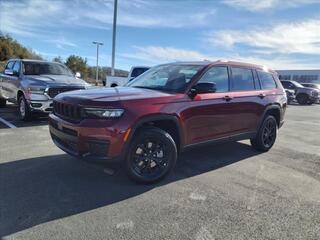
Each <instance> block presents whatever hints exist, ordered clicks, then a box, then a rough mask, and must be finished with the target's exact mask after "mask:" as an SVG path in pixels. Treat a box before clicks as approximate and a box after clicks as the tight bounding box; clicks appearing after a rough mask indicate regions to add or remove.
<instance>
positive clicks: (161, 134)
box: [125, 128, 178, 184]
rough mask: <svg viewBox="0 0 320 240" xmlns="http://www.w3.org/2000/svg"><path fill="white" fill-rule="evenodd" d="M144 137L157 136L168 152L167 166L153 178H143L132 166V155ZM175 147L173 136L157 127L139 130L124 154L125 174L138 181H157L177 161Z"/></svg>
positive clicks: (170, 169) (146, 182)
mask: <svg viewBox="0 0 320 240" xmlns="http://www.w3.org/2000/svg"><path fill="white" fill-rule="evenodd" d="M146 138H158V139H159V140H160V141H161V142H162V143H163V144H165V147H166V149H167V151H166V152H167V154H168V158H169V160H168V166H167V168H166V169H165V171H163V172H162V173H161V174H159V175H158V176H156V177H154V178H144V177H142V176H141V175H139V174H138V173H137V172H136V171H134V170H133V168H132V155H133V153H134V151H135V150H136V147H137V145H138V144H139V143H140V142H141V141H143V140H144V139H146ZM177 155H178V153H177V147H176V144H175V142H174V140H173V138H172V137H171V136H170V135H169V134H168V133H167V132H165V131H163V130H161V129H158V128H145V129H142V130H139V132H138V133H136V134H135V136H134V137H133V140H132V142H130V147H129V149H128V152H127V154H126V158H125V167H126V171H127V174H128V175H129V177H130V178H132V179H133V180H135V181H136V182H138V183H145V184H150V183H154V182H157V181H159V180H161V179H162V178H164V177H165V176H166V175H167V174H168V173H170V172H171V171H172V170H173V168H174V166H175V164H176V161H177Z"/></svg>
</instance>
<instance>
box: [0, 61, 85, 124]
mask: <svg viewBox="0 0 320 240" xmlns="http://www.w3.org/2000/svg"><path fill="white" fill-rule="evenodd" d="M77 76H79V73H78V74H77ZM79 77H80V76H79ZM87 86H89V84H87V83H86V82H85V81H83V80H81V79H79V78H78V77H76V76H74V75H73V73H72V72H71V71H70V70H69V69H68V68H67V67H66V66H65V65H63V64H60V63H53V62H46V61H39V60H27V59H12V60H9V61H8V63H7V64H6V67H5V70H4V72H3V73H0V107H5V106H6V102H7V101H10V102H14V103H18V104H19V108H18V110H19V115H20V118H21V119H22V120H29V119H30V118H31V115H32V114H33V113H36V112H37V113H49V112H51V111H52V99H53V98H54V97H55V96H56V95H57V94H58V93H61V92H66V91H71V90H78V89H84V88H86V87H87Z"/></svg>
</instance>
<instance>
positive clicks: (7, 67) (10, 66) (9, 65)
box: [6, 61, 14, 69]
mask: <svg viewBox="0 0 320 240" xmlns="http://www.w3.org/2000/svg"><path fill="white" fill-rule="evenodd" d="M13 65H14V61H11V62H8V64H7V66H6V69H12V68H13Z"/></svg>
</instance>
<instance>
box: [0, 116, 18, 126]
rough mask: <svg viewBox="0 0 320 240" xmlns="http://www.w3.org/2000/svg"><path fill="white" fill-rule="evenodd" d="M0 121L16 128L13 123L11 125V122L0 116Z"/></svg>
mask: <svg viewBox="0 0 320 240" xmlns="http://www.w3.org/2000/svg"><path fill="white" fill-rule="evenodd" d="M0 122H2V123H3V124H5V125H7V126H8V127H9V128H17V127H16V126H15V125H13V124H12V123H9V122H8V121H7V120H4V119H3V118H1V117H0Z"/></svg>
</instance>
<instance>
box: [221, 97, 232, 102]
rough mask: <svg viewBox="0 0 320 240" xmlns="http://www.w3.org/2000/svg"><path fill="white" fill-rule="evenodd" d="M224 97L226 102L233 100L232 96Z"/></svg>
mask: <svg viewBox="0 0 320 240" xmlns="http://www.w3.org/2000/svg"><path fill="white" fill-rule="evenodd" d="M223 99H224V100H225V101H226V102H229V101H231V100H232V97H230V96H224V97H223Z"/></svg>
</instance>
